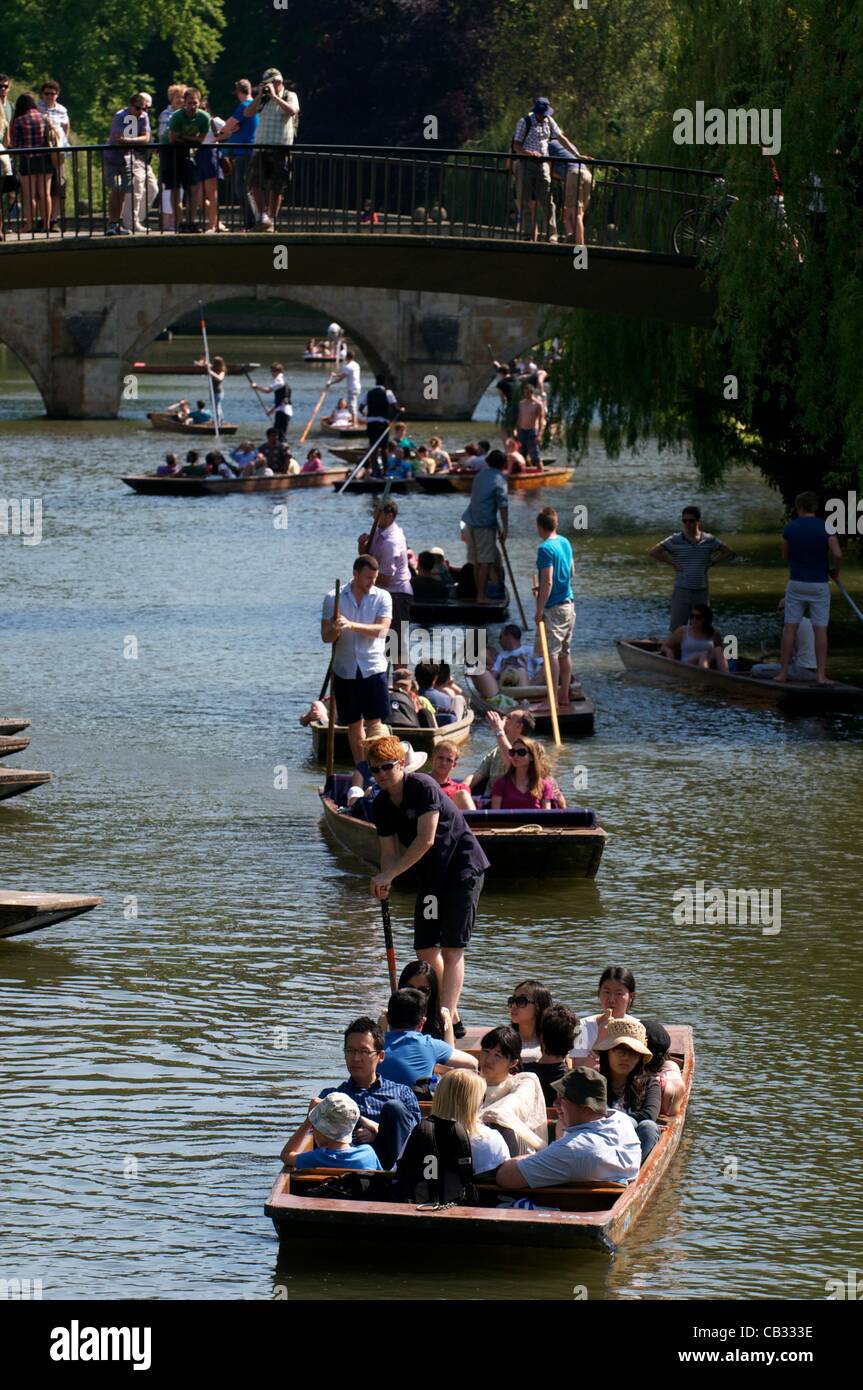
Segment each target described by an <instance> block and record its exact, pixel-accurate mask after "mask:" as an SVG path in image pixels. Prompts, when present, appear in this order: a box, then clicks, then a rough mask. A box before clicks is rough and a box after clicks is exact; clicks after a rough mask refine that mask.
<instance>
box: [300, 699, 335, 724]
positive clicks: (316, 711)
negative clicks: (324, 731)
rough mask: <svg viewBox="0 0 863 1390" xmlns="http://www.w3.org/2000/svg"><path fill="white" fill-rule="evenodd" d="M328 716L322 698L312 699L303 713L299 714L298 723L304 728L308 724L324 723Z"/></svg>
mask: <svg viewBox="0 0 863 1390" xmlns="http://www.w3.org/2000/svg"><path fill="white" fill-rule="evenodd" d="M329 717H330V716H329V710H328V709H327V707H326V705H325V704H324V702H323V700H312V703H311V704H310V705H309V708H308V709H307V710H306V712H305V714H301V715H300V723H301V724H302V726H303V728H304V729H305V728H306V726H307V725H309V724H326V723H327V722H328V721H329Z"/></svg>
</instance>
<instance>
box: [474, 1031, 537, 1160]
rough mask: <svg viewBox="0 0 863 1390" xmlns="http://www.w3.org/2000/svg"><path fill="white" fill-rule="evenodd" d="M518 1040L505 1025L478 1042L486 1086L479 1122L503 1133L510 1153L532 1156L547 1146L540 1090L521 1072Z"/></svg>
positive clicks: (535, 1082)
mask: <svg viewBox="0 0 863 1390" xmlns="http://www.w3.org/2000/svg"><path fill="white" fill-rule="evenodd" d="M520 1068H521V1038H520V1037H519V1034H518V1030H517V1029H516V1028H510V1027H509V1026H507V1025H504V1026H503V1027H502V1028H493V1029H492V1030H491V1032H490V1033H486V1034H485V1036H484V1038H483V1040H482V1042H481V1043H480V1054H479V1072H480V1076H482V1077H483V1078H484V1080H485V1083H486V1093H485V1098H484V1100H483V1102H482V1105H481V1106H480V1119H481V1120H482V1121H483V1122H484V1123H485V1124H488V1125H494V1126H495V1128H497V1129H499V1130H500V1132H501V1133H502V1134H503V1136H504V1138H505V1140H506V1142H507V1146H508V1149H509V1152H510V1154H527V1153H535V1152H536V1150H537V1149H544V1148H545V1146H546V1144H547V1143H548V1117H547V1115H546V1113H545V1111H546V1107H545V1101H544V1099H543V1096H542V1087H541V1086H540V1084H539V1081H538V1080H537V1078H536V1077H535V1076H531V1075H529V1074H528V1072H526V1071H522V1070H521V1069H520Z"/></svg>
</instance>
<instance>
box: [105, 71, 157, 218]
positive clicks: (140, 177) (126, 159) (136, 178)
mask: <svg viewBox="0 0 863 1390" xmlns="http://www.w3.org/2000/svg"><path fill="white" fill-rule="evenodd" d="M149 143H150V121H149V117H148V116H147V110H146V106H145V103H144V98H143V95H142V93H141V92H136V93H135V95H134V96H133V97H132V100H131V101H130V102H129V105H128V106H124V107H123V108H122V110H120V111H118V112H117V114H116V115H115V117H114V119H113V120H112V122H111V134H110V135H109V137H108V145H107V148H106V150H105V187H106V188H107V189H108V190H109V193H108V227H107V230H106V232H105V235H106V236H128V235H129V233H128V231H127V229H126V228H125V227H124V226H122V224H121V222H120V217H121V215H122V212H123V200H124V198H125V197H126V195H127V194H128V195H129V197H130V198H131V201H132V207H133V208H134V207H135V205H136V204H137V203H139V202H140V200H141V199H142V198H145V197H146V191H147V156H146V153H145V151H146V147H147V146H148V145H149Z"/></svg>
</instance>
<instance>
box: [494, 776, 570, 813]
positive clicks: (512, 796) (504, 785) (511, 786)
mask: <svg viewBox="0 0 863 1390" xmlns="http://www.w3.org/2000/svg"><path fill="white" fill-rule="evenodd" d="M491 794H492V797H495V796H499V797H500V806H501V810H502V811H531V810H533V811H535V810H538V809H539V808H540V807H541V806H542V803H543V801H550V802H551V803H552V805H554V799H555V790H554V783H553V782H552V780H551V778H550V777H543V779H542V795H541V796H539V797H536V796H531V794H530V792H522V791H519V789H518V787H517V786H516V785H515V782H514V781H513V779H512V778H511V777H498V779H497V781H496V782H495V783H494V786H493V787H492V789H491Z"/></svg>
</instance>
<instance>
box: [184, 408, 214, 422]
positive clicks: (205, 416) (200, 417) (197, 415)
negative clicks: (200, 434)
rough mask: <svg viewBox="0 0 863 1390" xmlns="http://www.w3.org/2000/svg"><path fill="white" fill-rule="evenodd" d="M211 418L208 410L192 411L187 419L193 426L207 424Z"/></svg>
mask: <svg viewBox="0 0 863 1390" xmlns="http://www.w3.org/2000/svg"><path fill="white" fill-rule="evenodd" d="M212 418H213V417H212V415H211V413H210V411H209V410H193V411H192V413H191V415H190V416H189V419H190V420H191V422H192V424H193V425H206V424H209V422H210V420H212Z"/></svg>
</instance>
